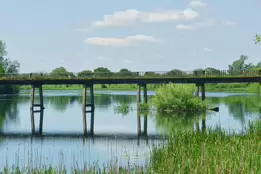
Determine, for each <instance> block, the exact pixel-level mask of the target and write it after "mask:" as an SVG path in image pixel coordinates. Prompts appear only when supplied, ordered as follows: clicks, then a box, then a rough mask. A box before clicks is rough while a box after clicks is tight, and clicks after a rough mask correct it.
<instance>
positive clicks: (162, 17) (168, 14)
mask: <svg viewBox="0 0 261 174" xmlns="http://www.w3.org/2000/svg"><path fill="white" fill-rule="evenodd" d="M198 16H199V13H198V12H196V11H194V10H192V9H190V8H187V9H185V10H183V11H160V12H146V11H139V10H135V9H129V10H126V11H117V12H114V13H113V14H107V15H104V17H103V19H102V20H99V21H94V22H93V23H92V26H97V27H120V26H128V25H132V24H135V23H157V22H168V21H187V20H193V19H195V18H197V17H198Z"/></svg>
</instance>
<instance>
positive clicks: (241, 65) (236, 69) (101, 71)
mask: <svg viewBox="0 0 261 174" xmlns="http://www.w3.org/2000/svg"><path fill="white" fill-rule="evenodd" d="M247 60H248V57H247V56H246V55H241V56H240V57H239V59H238V60H235V61H234V62H232V64H230V65H228V69H227V70H226V71H225V72H224V71H223V70H219V69H216V68H213V67H208V68H205V69H195V70H194V71H193V72H198V73H200V72H201V73H202V72H204V73H207V74H213V75H222V74H224V73H229V74H233V73H241V72H244V71H251V70H253V71H255V70H261V61H260V62H258V63H257V64H253V63H246V61H247ZM255 72H258V71H255ZM93 73H94V74H95V76H99V75H100V76H110V75H117V76H135V75H144V76H159V75H161V74H162V73H164V75H170V76H182V75H186V72H185V71H182V70H179V69H173V70H171V71H168V72H162V73H161V72H142V74H137V72H132V71H131V70H129V69H126V68H122V69H121V70H119V71H118V72H112V71H110V70H109V69H108V68H106V67H98V68H96V69H94V70H93V71H92V70H83V71H81V72H79V73H77V74H74V73H73V72H69V71H67V70H66V68H65V67H58V68H55V69H54V70H52V71H51V73H50V76H51V77H55V76H57V77H59V76H63V75H64V76H71V77H75V76H77V77H88V76H91V75H92V74H93Z"/></svg>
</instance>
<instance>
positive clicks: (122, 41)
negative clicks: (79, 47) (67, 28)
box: [84, 35, 163, 46]
mask: <svg viewBox="0 0 261 174" xmlns="http://www.w3.org/2000/svg"><path fill="white" fill-rule="evenodd" d="M84 42H85V43H87V44H93V45H103V46H129V45H133V44H136V43H137V42H151V43H159V42H163V41H162V40H159V39H156V38H154V37H152V36H146V35H134V36H127V37H122V38H102V37H91V38H87V39H85V40H84Z"/></svg>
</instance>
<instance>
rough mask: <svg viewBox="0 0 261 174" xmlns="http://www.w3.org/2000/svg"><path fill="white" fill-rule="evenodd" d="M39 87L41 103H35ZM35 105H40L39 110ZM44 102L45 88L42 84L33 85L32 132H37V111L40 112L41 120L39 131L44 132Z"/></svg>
mask: <svg viewBox="0 0 261 174" xmlns="http://www.w3.org/2000/svg"><path fill="white" fill-rule="evenodd" d="M36 88H38V89H39V97H40V103H39V104H35V89H36ZM35 107H40V109H39V110H35ZM44 109H45V108H44V102H43V88H42V85H32V92H31V104H30V113H31V128H32V133H35V114H34V113H36V112H39V113H40V121H39V132H40V133H42V130H43V111H44Z"/></svg>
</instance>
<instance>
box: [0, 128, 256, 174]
mask: <svg viewBox="0 0 261 174" xmlns="http://www.w3.org/2000/svg"><path fill="white" fill-rule="evenodd" d="M260 128H261V127H260V124H257V126H255V125H251V126H250V128H249V130H248V131H246V132H242V133H241V134H236V133H230V134H228V133H226V132H225V131H222V130H220V129H218V128H217V129H215V130H206V131H205V132H201V131H179V132H176V134H175V135H173V136H172V137H171V138H170V139H169V140H168V142H167V144H157V145H155V146H153V147H152V150H151V151H150V156H149V161H148V162H147V163H145V165H143V166H142V165H141V166H139V165H136V164H132V162H128V165H126V166H125V165H124V166H120V165H119V162H120V161H118V160H117V159H116V160H110V162H109V163H108V164H107V165H104V166H103V167H99V165H97V163H95V162H94V163H92V164H94V165H89V164H86V163H85V162H84V161H83V163H79V161H78V162H76V165H72V169H69V170H68V168H67V167H68V166H66V164H62V163H61V165H59V166H55V165H50V166H49V165H46V166H45V165H41V166H38V167H33V165H31V164H28V165H29V166H28V167H25V168H19V167H16V166H13V167H12V168H8V167H6V168H5V169H0V173H1V170H2V171H3V173H7V174H8V173H67V172H72V173H260V172H261V156H260V153H261V145H260V142H261V129H260ZM28 161H33V160H28ZM76 161H77V160H76ZM95 164H96V165H95ZM78 166H82V167H78Z"/></svg>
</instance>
